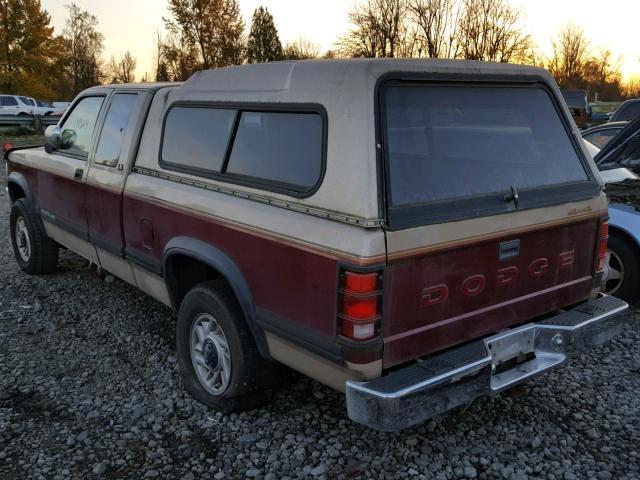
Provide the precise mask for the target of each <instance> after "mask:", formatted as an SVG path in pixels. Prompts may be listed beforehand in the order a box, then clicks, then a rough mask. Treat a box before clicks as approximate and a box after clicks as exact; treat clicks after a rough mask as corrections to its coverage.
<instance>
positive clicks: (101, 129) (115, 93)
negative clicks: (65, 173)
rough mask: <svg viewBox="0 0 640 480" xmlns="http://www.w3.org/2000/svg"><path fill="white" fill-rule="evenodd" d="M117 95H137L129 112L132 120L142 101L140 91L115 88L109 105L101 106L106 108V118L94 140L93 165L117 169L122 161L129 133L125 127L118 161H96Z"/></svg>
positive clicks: (109, 98) (103, 119)
mask: <svg viewBox="0 0 640 480" xmlns="http://www.w3.org/2000/svg"><path fill="white" fill-rule="evenodd" d="M116 95H135V96H136V97H137V98H136V102H134V104H133V107H132V108H131V111H130V112H129V115H130V116H129V120H131V115H133V114H134V113H135V109H136V107H137V106H139V105H138V102H140V101H141V97H140V91H135V90H124V89H123V90H122V91H119V90H114V91H113V92H112V93H111V94H110V95H109V97H108V101H107V104H108V107H107V108H106V109H105V107H104V104H103V105H102V106H101V107H100V110H103V109H104V118H102V121H101V122H100V125H99V126H98V127H99V128H98V133H97V134H96V138H95V141H94V142H93V143H94V145H93V146H92V149H91V150H92V152H90V153H92V155H91V164H92V165H96V166H99V167H105V168H109V169H115V168H117V167H118V164H119V163H120V155H122V147H123V145H124V141H125V136H126V133H127V130H126V129H125V131H124V132H123V135H122V143H121V144H120V155H119V156H118V159H117V161H116V163H115V164H114V165H109V164H108V163H104V162H98V161H96V154H97V153H98V146H99V145H100V139H101V138H102V132H103V131H104V127H105V125H106V123H107V117H108V116H109V111H110V110H111V105H112V104H113V99H114V98H115V96H116ZM99 117H100V115H98V118H99ZM129 125H130V124H127V129H128V128H129Z"/></svg>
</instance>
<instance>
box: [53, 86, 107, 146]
mask: <svg viewBox="0 0 640 480" xmlns="http://www.w3.org/2000/svg"><path fill="white" fill-rule="evenodd" d="M103 101H104V97H85V98H83V99H81V100H80V101H79V102H78V103H77V104H76V106H75V107H74V108H73V110H72V112H71V113H70V114H69V116H68V117H67V118H66V120H65V121H64V124H63V125H62V134H61V136H62V142H63V143H64V145H65V147H64V148H63V151H64V152H65V153H69V154H71V155H75V156H79V157H85V158H86V157H87V156H88V155H89V151H90V150H91V138H92V137H93V131H94V129H95V127H96V122H97V120H98V114H99V113H100V107H102V102H103Z"/></svg>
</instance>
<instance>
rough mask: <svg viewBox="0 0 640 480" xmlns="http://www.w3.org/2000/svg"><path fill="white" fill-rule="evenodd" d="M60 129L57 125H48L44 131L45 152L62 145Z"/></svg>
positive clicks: (54, 149)
mask: <svg viewBox="0 0 640 480" xmlns="http://www.w3.org/2000/svg"><path fill="white" fill-rule="evenodd" d="M61 137H62V129H61V128H60V127H59V126H57V125H49V126H48V127H47V129H46V130H45V131H44V149H45V151H46V152H47V153H51V152H54V151H56V150H59V149H60V148H61V146H62V140H61Z"/></svg>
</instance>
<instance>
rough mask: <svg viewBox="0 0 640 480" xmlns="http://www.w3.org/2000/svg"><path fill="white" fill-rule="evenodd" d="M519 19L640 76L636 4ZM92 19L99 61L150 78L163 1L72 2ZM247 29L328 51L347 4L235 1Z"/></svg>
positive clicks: (534, 6)
mask: <svg viewBox="0 0 640 480" xmlns="http://www.w3.org/2000/svg"><path fill="white" fill-rule="evenodd" d="M510 1H511V3H513V4H514V5H515V6H517V7H521V8H522V10H523V11H524V14H525V28H526V29H527V31H528V32H529V33H531V35H532V36H533V38H534V40H535V42H536V43H537V45H538V46H539V48H540V49H541V50H542V52H543V53H545V54H546V55H549V54H550V53H551V39H552V37H553V36H554V34H555V33H556V32H557V31H558V30H559V29H560V28H562V26H563V25H565V24H566V23H567V22H569V21H571V22H573V23H575V24H577V25H579V26H581V27H582V28H584V30H585V32H586V34H587V36H588V37H589V38H590V39H591V43H592V47H593V49H594V50H598V49H599V48H605V49H609V50H611V51H612V52H613V53H614V55H615V56H619V55H621V56H622V64H621V66H622V73H623V75H624V76H625V78H629V77H631V76H633V75H638V76H640V42H639V41H638V39H637V36H636V32H637V30H638V19H639V18H640V0H609V1H608V2H604V1H603V0H528V1H519V0H510ZM75 2H76V4H78V5H79V6H80V7H81V8H83V9H85V10H88V11H89V12H91V13H93V14H94V15H96V16H97V17H98V22H99V25H98V29H99V30H100V31H101V32H102V33H103V34H104V36H105V42H104V45H105V55H106V57H109V56H111V55H114V56H115V57H116V58H117V57H120V56H121V55H123V54H124V52H126V51H127V50H129V51H131V53H132V54H133V56H134V57H136V59H137V72H136V73H137V76H138V77H141V76H143V75H144V74H145V73H148V74H149V77H150V78H152V77H153V75H154V73H155V72H153V68H154V67H153V65H154V64H155V63H154V62H155V59H154V42H155V38H156V32H157V31H158V30H161V31H162V27H163V22H162V17H163V16H164V17H167V16H168V11H167V8H166V5H167V2H166V1H165V0H75ZM41 3H42V6H43V8H45V9H46V10H47V11H48V12H49V13H50V14H51V23H52V25H53V27H55V30H56V32H57V33H60V32H61V31H62V28H64V19H65V17H66V10H65V5H66V4H68V3H70V0H41ZM239 3H240V8H241V10H242V14H243V15H244V18H245V22H246V24H247V29H248V28H249V26H250V24H251V15H252V13H253V11H254V10H255V9H256V8H257V7H258V6H260V5H264V6H266V7H267V8H268V9H269V11H270V12H271V14H272V15H273V17H274V21H275V24H276V28H277V29H278V33H279V35H280V40H281V41H282V43H283V44H284V43H286V42H288V41H293V40H296V39H297V38H299V37H307V38H309V39H310V40H312V41H313V42H315V43H317V44H319V45H320V46H321V51H322V52H324V51H326V50H328V49H331V48H334V43H335V41H336V39H337V38H338V37H339V36H340V35H342V34H343V33H344V32H345V31H347V29H348V27H349V23H348V18H347V14H348V11H349V9H350V7H351V5H352V4H353V1H352V0H239Z"/></svg>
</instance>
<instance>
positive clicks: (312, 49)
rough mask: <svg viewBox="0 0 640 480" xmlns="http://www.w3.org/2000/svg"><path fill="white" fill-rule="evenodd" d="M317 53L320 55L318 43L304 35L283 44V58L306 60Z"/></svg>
mask: <svg viewBox="0 0 640 480" xmlns="http://www.w3.org/2000/svg"><path fill="white" fill-rule="evenodd" d="M318 55H320V45H318V44H317V43H314V42H312V41H311V40H309V39H308V38H306V37H301V38H299V39H298V40H295V41H294V42H289V43H287V44H286V45H285V46H284V49H283V55H282V56H283V58H284V59H285V60H306V59H310V58H317V57H318Z"/></svg>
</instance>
